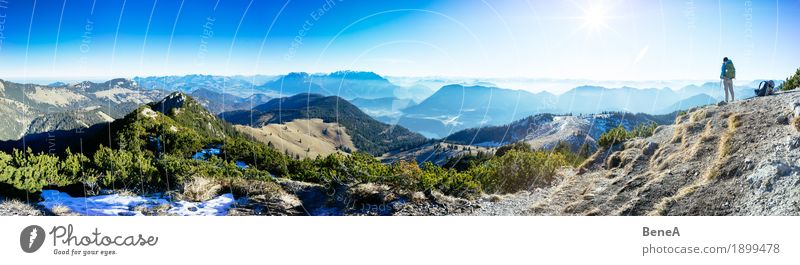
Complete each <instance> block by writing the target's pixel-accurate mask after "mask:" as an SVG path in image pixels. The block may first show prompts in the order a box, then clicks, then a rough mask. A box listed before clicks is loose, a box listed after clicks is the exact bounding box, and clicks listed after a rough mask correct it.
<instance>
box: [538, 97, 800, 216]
mask: <svg viewBox="0 0 800 265" xmlns="http://www.w3.org/2000/svg"><path fill="white" fill-rule="evenodd" d="M798 101H800V93H796V92H786V93H781V94H778V95H774V96H769V97H761V98H752V99H747V100H742V101H737V102H734V103H731V104H718V105H711V106H705V107H702V108H697V109H693V110H690V111H689V112H688V113H687V114H685V115H682V116H679V117H677V118H676V123H675V124H674V125H669V126H661V127H659V128H658V129H657V130H656V133H655V134H654V135H653V136H652V137H649V138H646V139H635V140H632V141H628V142H626V143H624V144H621V145H618V146H616V147H615V148H613V149H612V150H605V151H604V152H599V153H597V154H595V156H594V157H593V158H590V161H589V162H588V163H587V164H585V168H584V169H582V170H581V171H582V172H580V173H577V174H565V175H564V176H563V181H562V182H561V183H559V184H558V185H557V186H555V187H554V189H553V190H552V191H550V192H549V193H547V194H543V197H544V199H542V200H539V201H537V202H536V203H534V204H532V207H531V209H530V211H529V212H527V213H528V214H535V215H797V214H798V213H800V205H799V204H798V203H799V202H800V189H799V187H800V186H799V185H800V175H799V173H800V133H799V132H798V130H797V125H800V123H799V122H800V119H799V118H797V115H796V114H795V113H793V106H794V105H795V102H798Z"/></svg>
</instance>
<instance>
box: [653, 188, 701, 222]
mask: <svg viewBox="0 0 800 265" xmlns="http://www.w3.org/2000/svg"><path fill="white" fill-rule="evenodd" d="M703 185H704V182H701V181H695V182H694V183H692V184H691V185H687V186H684V187H682V188H681V189H679V190H678V192H676V193H675V194H674V195H672V196H669V197H666V198H664V199H661V201H660V202H659V203H658V204H656V205H654V206H653V210H651V211H650V212H649V213H647V215H651V216H657V215H664V214H666V213H667V211H668V210H669V207H670V206H672V204H674V203H675V202H677V201H678V200H680V199H681V198H684V197H686V196H687V195H689V194H692V193H694V192H695V191H697V189H699V188H700V186H703Z"/></svg>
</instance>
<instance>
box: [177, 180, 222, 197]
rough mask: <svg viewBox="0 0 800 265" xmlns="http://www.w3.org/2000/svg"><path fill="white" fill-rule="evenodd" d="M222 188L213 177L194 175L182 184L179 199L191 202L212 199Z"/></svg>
mask: <svg viewBox="0 0 800 265" xmlns="http://www.w3.org/2000/svg"><path fill="white" fill-rule="evenodd" d="M221 190H222V185H221V184H220V183H219V182H218V181H216V180H213V179H210V178H206V177H195V178H194V179H192V180H191V181H189V182H187V183H185V184H184V185H183V193H181V194H180V197H181V199H183V200H187V201H193V202H200V201H207V200H210V199H213V198H214V196H216V195H217V194H218V193H219V192H220V191H221Z"/></svg>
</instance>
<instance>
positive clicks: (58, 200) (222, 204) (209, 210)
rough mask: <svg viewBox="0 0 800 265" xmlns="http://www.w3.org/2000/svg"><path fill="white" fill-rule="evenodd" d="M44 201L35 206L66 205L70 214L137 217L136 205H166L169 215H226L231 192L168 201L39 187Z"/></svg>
mask: <svg viewBox="0 0 800 265" xmlns="http://www.w3.org/2000/svg"><path fill="white" fill-rule="evenodd" d="M41 196H42V198H43V199H44V201H42V202H40V203H39V205H42V206H43V207H45V208H47V209H49V210H52V209H53V207H56V206H66V207H68V208H69V209H70V211H72V212H73V213H77V214H80V215H87V216H119V215H122V216H132V215H136V216H141V215H143V214H142V212H140V211H136V210H135V209H137V207H138V206H143V207H146V208H151V207H155V206H159V205H164V204H169V205H170V206H171V208H170V209H169V210H167V213H168V214H170V215H180V216H199V215H227V214H228V210H230V208H231V206H233V203H234V199H233V194H230V193H227V194H223V195H220V196H218V197H216V198H214V199H211V200H208V201H204V202H187V201H175V202H172V203H170V202H169V201H168V200H167V199H165V198H163V197H160V196H151V197H145V196H122V195H119V194H112V195H99V196H89V197H72V196H69V195H68V194H66V193H63V192H59V191H56V190H43V191H42V195H41Z"/></svg>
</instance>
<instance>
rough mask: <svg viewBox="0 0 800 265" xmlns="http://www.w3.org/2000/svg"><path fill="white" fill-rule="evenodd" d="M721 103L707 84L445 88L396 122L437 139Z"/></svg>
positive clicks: (741, 90)
mask: <svg viewBox="0 0 800 265" xmlns="http://www.w3.org/2000/svg"><path fill="white" fill-rule="evenodd" d="M754 83H755V82H754ZM751 85H753V84H751ZM755 85H756V86H757V83H755ZM754 88H755V87H750V86H742V87H735V90H736V95H737V98H738V99H742V98H748V97H752V96H753V95H754V93H753V89H754ZM722 99H724V93H723V92H722V89H721V88H720V87H719V83H711V82H710V83H706V84H703V85H701V86H695V85H691V86H687V87H684V88H681V89H678V90H673V89H670V88H661V89H655V88H651V89H638V88H631V87H622V88H605V87H598V86H581V87H576V88H574V89H571V90H569V91H567V92H565V93H563V94H560V95H554V94H551V93H547V92H539V93H531V92H527V91H522V90H511V89H503V88H497V87H488V86H462V85H449V86H444V87H442V88H441V89H439V90H438V91H437V92H436V93H434V94H433V95H431V96H430V97H428V98H427V99H425V100H424V101H422V102H420V103H419V104H417V105H415V106H411V107H408V108H406V109H403V110H402V114H401V115H400V118H399V119H398V121H397V124H399V125H403V126H405V127H407V128H409V129H411V130H414V131H417V132H421V133H423V134H425V135H426V136H428V137H431V138H441V137H444V136H446V135H449V134H451V133H454V132H456V131H459V130H463V129H467V128H477V127H483V126H496V125H502V124H507V123H510V122H512V121H514V120H517V119H520V118H522V117H525V116H529V115H534V114H538V113H551V114H592V113H601V112H609V111H613V112H629V113H649V114H667V113H672V112H675V111H678V110H685V109H688V108H692V107H696V106H701V105H707V104H711V103H715V102H718V101H721V100H722Z"/></svg>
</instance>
